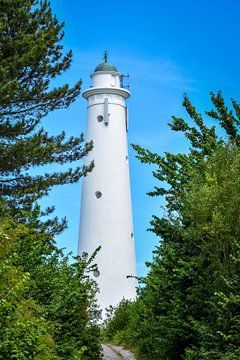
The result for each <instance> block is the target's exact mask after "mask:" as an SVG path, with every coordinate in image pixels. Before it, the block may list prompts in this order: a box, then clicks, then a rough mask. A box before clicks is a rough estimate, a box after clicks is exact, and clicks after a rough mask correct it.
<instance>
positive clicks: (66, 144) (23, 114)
mask: <svg viewBox="0 0 240 360" xmlns="http://www.w3.org/2000/svg"><path fill="white" fill-rule="evenodd" d="M0 30H1V31H0V49H1V51H0V139H1V141H0V154H1V155H0V173H1V178H0V192H1V195H2V196H4V197H5V198H6V199H7V200H8V203H9V204H10V203H11V204H12V206H13V207H16V206H18V207H19V206H20V207H25V208H30V207H31V204H32V203H33V202H34V201H36V200H38V199H39V198H41V197H42V196H43V195H47V194H48V192H49V190H50V189H51V188H52V187H53V186H55V185H59V184H67V183H74V182H76V181H77V180H78V179H79V178H80V177H81V176H83V175H84V176H85V175H86V174H87V172H88V171H90V170H91V169H92V166H93V164H90V165H89V166H84V167H82V168H81V167H75V169H72V168H69V169H68V170H66V171H63V172H52V173H46V174H42V175H40V174H41V172H40V171H41V167H44V166H45V165H52V164H60V165H61V164H67V163H72V162H75V161H76V160H79V159H81V158H82V157H83V156H85V155H86V154H87V153H88V151H89V150H90V149H91V148H92V144H91V143H89V144H85V145H84V144H83V136H82V135H81V136H79V137H71V138H69V139H66V136H65V134H64V132H62V133H61V134H59V135H56V136H50V135H49V134H48V133H47V132H46V131H45V130H44V128H42V127H40V122H41V119H42V118H43V117H45V116H46V115H47V114H49V113H50V112H51V111H53V110H56V109H62V108H67V107H68V106H69V105H70V104H71V103H72V102H73V101H74V100H75V99H76V97H77V96H78V94H79V92H80V85H81V81H78V82H77V83H76V84H75V85H74V86H73V87H70V86H69V85H68V84H64V85H62V86H60V87H55V85H54V83H55V79H57V78H58V76H59V75H61V74H62V73H63V72H64V71H66V70H67V69H69V67H70V65H71V61H72V52H71V51H69V52H68V53H66V54H64V51H63V46H62V44H61V40H62V38H63V35H64V33H63V24H61V23H59V22H58V20H57V18H56V16H54V15H53V13H52V10H51V7H50V3H49V2H48V1H46V0H43V1H40V0H0ZM6 159H7V161H6ZM33 168H34V169H36V168H38V169H39V171H38V173H39V175H33V172H31V173H29V172H28V171H30V170H31V169H33ZM42 172H43V171H42Z"/></svg>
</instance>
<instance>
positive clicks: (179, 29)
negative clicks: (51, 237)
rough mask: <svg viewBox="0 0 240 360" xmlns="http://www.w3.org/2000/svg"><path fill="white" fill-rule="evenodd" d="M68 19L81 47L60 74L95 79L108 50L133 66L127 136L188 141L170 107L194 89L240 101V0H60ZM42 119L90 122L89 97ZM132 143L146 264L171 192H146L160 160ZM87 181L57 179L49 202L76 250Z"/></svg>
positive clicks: (137, 220) (68, 41) (182, 147)
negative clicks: (155, 219) (152, 226)
mask: <svg viewBox="0 0 240 360" xmlns="http://www.w3.org/2000/svg"><path fill="white" fill-rule="evenodd" d="M51 3H52V8H53V10H54V12H55V13H56V15H57V17H58V19H59V20H60V21H65V38H64V40H63V44H64V46H65V49H66V50H67V49H72V50H73V55H74V58H73V65H72V68H71V70H69V71H68V72H67V73H66V74H64V75H63V76H62V77H61V79H59V80H58V83H59V84H60V83H63V82H69V83H71V84H73V83H74V82H75V81H77V80H78V79H80V78H82V80H83V87H82V88H83V89H85V88H87V87H88V86H89V84H90V78H89V75H90V73H91V72H92V71H93V70H94V68H95V67H96V65H97V64H98V63H100V62H102V56H103V51H104V50H105V49H107V50H108V51H109V61H110V62H112V63H113V64H114V65H115V66H117V68H118V70H119V71H120V72H123V73H129V74H130V91H131V93H132V96H131V98H130V99H129V101H128V106H129V123H130V126H129V133H128V137H129V143H134V144H139V145H141V146H142V147H145V148H148V149H150V150H152V151H153V152H158V153H160V154H163V153H164V151H171V152H181V151H187V148H188V143H187V142H186V141H185V139H184V138H183V137H182V135H181V134H176V133H173V132H171V131H170V129H169V127H168V125H167V124H168V123H169V122H170V121H171V115H176V116H184V117H185V118H186V115H185V112H184V111H183V109H182V107H181V103H182V97H183V93H185V92H186V93H187V94H188V95H189V96H190V98H191V99H192V101H193V103H194V104H195V105H196V106H197V108H198V109H199V111H203V110H207V109H209V108H210V102H209V93H210V91H218V90H222V91H223V94H224V96H225V98H226V99H228V100H229V99H230V98H231V97H233V98H235V99H236V100H237V101H239V102H240V88H239V83H240V66H239V64H240V48H239V38H240V27H239V14H240V3H239V1H237V0H228V1H227V0H218V1H216V0H208V1H207V0H202V1H194V0H182V1H180V0H168V1H166V0H165V1H163V0H158V1H157V0H149V1H142V0H138V1H136V0H132V1H131V0H128V1H127V0H121V1H112V0H111V1H110V0H104V1H97V0H92V1H86V0H85V1H81V0H78V1H77V0H65V1H57V0H52V1H51ZM43 125H44V126H45V127H46V128H47V129H48V130H49V132H50V133H54V134H56V133H59V132H61V131H62V130H65V131H66V133H67V134H69V135H78V134H79V133H80V132H85V127H86V102H85V100H84V99H82V97H81V96H80V97H79V99H78V100H77V101H76V102H75V103H74V104H73V105H72V106H71V107H70V108H69V109H67V110H61V111H57V112H54V113H52V114H51V115H49V116H48V117H47V118H46V119H45V120H44V122H43ZM129 151H130V171H131V190H132V202H133V215H134V228H135V241H136V255H137V268H138V274H139V275H140V276H141V275H144V274H145V273H146V267H145V261H149V260H150V259H151V257H152V255H151V254H152V250H153V248H154V247H155V246H156V245H157V244H158V241H159V239H156V238H155V237H154V235H153V234H151V233H150V232H147V231H146V230H147V228H148V227H149V221H150V220H151V216H152V215H153V214H156V215H161V214H162V212H163V209H162V208H161V207H162V205H163V202H162V201H161V200H160V199H159V198H150V197H148V196H147V195H146V192H148V191H149V190H151V189H152V188H153V186H154V185H155V184H156V181H155V180H154V179H153V177H152V174H151V171H152V169H151V168H150V167H149V166H147V165H142V164H140V163H139V161H138V160H137V159H136V158H135V154H134V151H133V150H132V149H131V147H130V148H129ZM80 197H81V183H78V184H75V185H69V186H68V185H67V186H63V187H59V188H56V189H54V190H53V191H52V192H51V194H50V195H49V196H48V198H45V199H44V200H43V201H42V205H43V206H46V205H52V204H53V205H55V207H56V211H55V214H56V215H57V216H59V217H63V216H66V217H67V218H68V223H69V227H68V229H67V230H66V231H65V232H64V233H63V234H62V235H60V236H59V238H58V244H59V246H60V247H65V248H66V251H73V253H74V254H76V251H77V241H78V231H79V229H78V228H79V218H80Z"/></svg>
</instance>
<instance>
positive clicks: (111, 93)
mask: <svg viewBox="0 0 240 360" xmlns="http://www.w3.org/2000/svg"><path fill="white" fill-rule="evenodd" d="M91 79H92V86H91V87H90V88H89V89H87V90H85V91H84V92H83V94H82V95H83V97H84V99H86V100H87V102H88V111H87V135H86V139H87V141H91V140H92V141H93V145H94V148H93V150H92V151H91V152H90V153H89V154H88V156H87V159H86V163H90V162H91V161H92V160H93V161H94V168H93V170H92V172H91V173H89V174H88V175H87V176H86V177H85V178H84V179H83V184H82V198H81V216H80V235H79V247H78V253H79V255H81V254H82V253H83V252H87V253H88V254H89V255H91V254H92V253H93V252H94V251H95V250H96V248H97V247H99V246H101V249H100V251H99V252H98V253H97V255H96V258H95V262H96V263H97V265H98V271H95V272H94V274H93V276H94V277H95V280H96V281H97V283H98V286H99V293H98V296H97V300H98V304H99V306H100V309H102V310H103V317H104V309H105V308H106V307H109V306H110V305H112V306H116V305H117V304H118V303H119V302H120V301H121V300H122V299H123V298H125V299H134V298H135V296H136V285H137V284H136V259H135V250H134V231H133V221H132V206H131V193H130V179H129V159H128V143H127V131H128V109H127V106H126V100H127V99H128V98H129V96H130V92H129V90H127V89H125V88H124V87H123V85H122V74H121V73H119V72H118V70H117V68H116V67H115V66H113V65H112V64H110V63H109V62H108V55H107V52H105V54H104V62H103V63H101V64H99V65H98V66H97V67H96V69H95V71H94V72H93V73H92V74H91ZM129 276H130V277H129Z"/></svg>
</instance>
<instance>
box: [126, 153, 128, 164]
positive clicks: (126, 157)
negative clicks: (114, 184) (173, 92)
mask: <svg viewBox="0 0 240 360" xmlns="http://www.w3.org/2000/svg"><path fill="white" fill-rule="evenodd" d="M126 162H127V163H128V156H127V155H126Z"/></svg>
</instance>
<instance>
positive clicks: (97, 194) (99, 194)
mask: <svg viewBox="0 0 240 360" xmlns="http://www.w3.org/2000/svg"><path fill="white" fill-rule="evenodd" d="M95 195H96V198H97V199H100V197H101V196H102V193H101V191H96V192H95Z"/></svg>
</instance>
